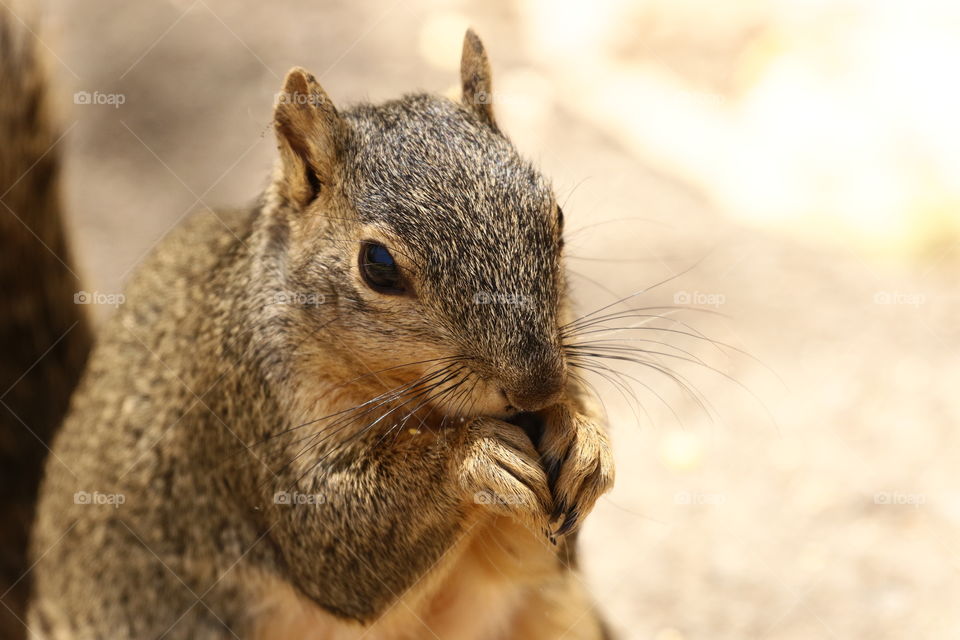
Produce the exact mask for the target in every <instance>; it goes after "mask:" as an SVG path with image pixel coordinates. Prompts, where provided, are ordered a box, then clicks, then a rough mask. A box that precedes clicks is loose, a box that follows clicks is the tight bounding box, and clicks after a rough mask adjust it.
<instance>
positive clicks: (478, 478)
mask: <svg viewBox="0 0 960 640" xmlns="http://www.w3.org/2000/svg"><path fill="white" fill-rule="evenodd" d="M466 438H467V445H466V453H465V455H464V456H463V457H462V458H460V459H459V465H458V468H457V470H456V471H455V473H456V474H457V479H458V480H459V483H460V486H461V487H462V489H463V490H464V492H465V494H466V497H467V499H468V500H470V501H472V502H474V503H476V504H482V505H485V506H486V507H488V508H490V509H492V510H493V511H495V512H498V513H501V514H503V515H508V516H511V517H513V518H516V519H517V520H519V521H520V522H522V523H523V524H525V525H526V526H528V527H530V528H531V529H532V530H533V531H537V532H540V533H543V534H544V535H546V536H549V535H550V532H549V524H550V522H549V520H550V518H549V514H550V512H551V510H552V508H553V499H552V497H551V494H550V487H549V485H548V483H547V475H546V473H545V472H544V470H543V467H542V466H541V464H540V454H539V453H537V450H536V449H535V448H534V447H533V443H531V442H530V438H528V437H527V434H526V433H524V432H523V430H522V429H521V428H520V427H517V426H515V425H512V424H508V423H506V422H503V421H501V420H497V419H495V418H486V417H481V418H475V419H474V420H472V421H471V422H470V423H469V424H468V425H467V433H466Z"/></svg>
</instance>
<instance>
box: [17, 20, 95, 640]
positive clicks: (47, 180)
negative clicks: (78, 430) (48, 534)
mask: <svg viewBox="0 0 960 640" xmlns="http://www.w3.org/2000/svg"><path fill="white" fill-rule="evenodd" d="M25 15H27V14H25ZM45 77H46V74H45V73H44V69H43V65H42V64H41V60H40V59H39V56H38V52H37V49H36V42H35V40H34V38H33V36H31V35H30V34H29V33H27V31H26V29H24V28H23V27H22V26H21V25H20V24H19V22H18V21H17V19H16V18H14V17H13V16H11V15H10V14H9V13H8V12H7V9H6V8H5V7H0V87H2V88H3V90H2V91H0V291H2V292H3V298H4V303H3V315H2V317H0V353H2V354H3V355H2V357H0V596H2V597H0V605H2V606H0V638H7V639H10V640H16V639H17V638H21V637H25V635H26V628H25V627H24V625H23V622H22V620H23V619H24V618H25V617H26V605H27V596H28V593H29V591H30V585H31V584H32V582H33V576H32V575H31V574H30V571H29V565H30V563H29V562H28V560H27V539H28V534H29V530H30V524H31V522H32V521H33V514H34V505H35V503H36V498H37V488H38V485H39V483H40V474H41V470H42V469H43V460H44V458H45V457H46V455H47V447H48V446H49V445H50V443H51V442H52V440H53V433H54V431H55V429H56V428H57V427H58V426H59V424H60V422H61V420H62V419H63V416H64V414H65V413H66V410H67V401H68V400H69V398H70V393H71V391H73V388H74V386H75V385H76V382H77V379H78V378H79V376H80V372H81V370H82V368H83V365H84V362H85V360H86V357H87V353H88V350H89V348H90V331H89V326H88V322H87V318H86V315H85V314H84V309H85V307H83V306H80V305H76V304H73V302H74V299H73V297H74V294H75V293H77V292H78V290H79V289H80V286H79V284H78V282H77V279H76V277H75V276H74V274H73V272H72V271H71V267H70V265H71V260H70V251H69V247H68V243H67V241H66V238H65V236H64V230H63V220H62V217H61V211H60V190H59V171H60V166H59V162H58V153H57V149H56V144H57V142H58V138H59V137H60V132H59V130H58V128H57V127H56V126H55V125H54V123H53V120H54V119H53V117H52V115H51V114H50V106H49V104H48V99H47V87H46V83H45ZM37 283H43V286H37Z"/></svg>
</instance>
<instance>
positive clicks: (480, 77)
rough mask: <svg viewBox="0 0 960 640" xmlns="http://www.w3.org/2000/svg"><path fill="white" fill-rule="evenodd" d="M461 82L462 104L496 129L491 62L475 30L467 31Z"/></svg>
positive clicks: (461, 65) (461, 62)
mask: <svg viewBox="0 0 960 640" xmlns="http://www.w3.org/2000/svg"><path fill="white" fill-rule="evenodd" d="M460 82H461V84H462V93H463V97H462V98H461V100H460V101H461V102H462V103H463V106H465V107H467V108H468V109H470V110H471V111H473V112H474V113H476V114H477V115H478V116H480V119H481V120H483V121H484V122H486V123H487V124H489V125H490V126H491V127H493V128H494V129H496V128H497V123H496V121H495V120H494V118H493V89H492V87H491V78H490V62H489V61H488V60H487V52H486V51H485V50H484V48H483V43H482V42H480V38H479V37H478V36H477V34H476V33H474V31H473V29H467V33H466V35H465V36H464V37H463V55H462V56H461V58H460Z"/></svg>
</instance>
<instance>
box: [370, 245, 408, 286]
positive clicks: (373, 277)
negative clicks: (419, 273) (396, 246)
mask: <svg viewBox="0 0 960 640" xmlns="http://www.w3.org/2000/svg"><path fill="white" fill-rule="evenodd" d="M360 273H361V274H362V275H363V280H364V282H366V283H367V285H368V286H369V287H370V288H371V289H373V290H374V291H379V292H380V293H403V278H402V277H401V276H400V269H398V268H397V263H396V262H395V261H394V259H393V256H392V255H390V251H389V250H388V249H387V248H386V247H385V246H383V245H382V244H379V243H377V242H364V243H363V244H362V245H360Z"/></svg>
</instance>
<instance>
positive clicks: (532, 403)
mask: <svg viewBox="0 0 960 640" xmlns="http://www.w3.org/2000/svg"><path fill="white" fill-rule="evenodd" d="M565 385H566V375H565V374H564V372H562V371H560V372H556V373H549V374H546V375H544V374H542V373H538V374H537V375H535V376H530V377H528V378H527V379H525V380H523V381H522V382H520V383H519V384H516V385H511V388H509V389H504V390H503V395H504V396H506V398H507V402H509V403H510V406H511V407H513V408H514V409H517V410H519V411H538V410H540V409H543V408H544V407H549V406H550V405H552V404H555V403H556V402H557V401H558V400H559V399H560V397H561V396H562V395H563V389H564V386H565Z"/></svg>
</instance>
